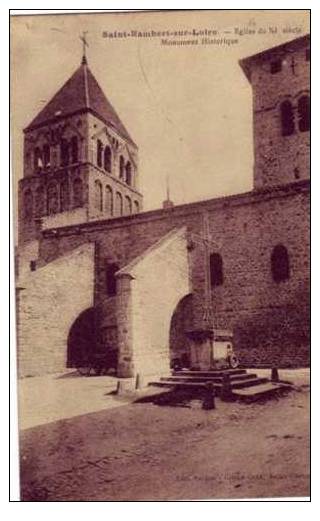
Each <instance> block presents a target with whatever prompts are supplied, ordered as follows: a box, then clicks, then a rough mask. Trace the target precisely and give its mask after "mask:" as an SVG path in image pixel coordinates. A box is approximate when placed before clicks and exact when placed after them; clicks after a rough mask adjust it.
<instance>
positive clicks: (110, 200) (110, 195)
mask: <svg viewBox="0 0 320 521" xmlns="http://www.w3.org/2000/svg"><path fill="white" fill-rule="evenodd" d="M106 213H107V215H109V216H110V217H112V215H113V193H112V188H111V186H109V185H107V186H106Z"/></svg>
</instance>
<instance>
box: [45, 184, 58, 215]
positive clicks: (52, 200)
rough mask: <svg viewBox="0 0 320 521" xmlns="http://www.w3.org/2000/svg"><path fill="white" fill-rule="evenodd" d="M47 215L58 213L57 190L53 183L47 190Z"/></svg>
mask: <svg viewBox="0 0 320 521" xmlns="http://www.w3.org/2000/svg"><path fill="white" fill-rule="evenodd" d="M47 206H48V215H52V214H54V213H57V212H58V189H57V185H56V184H55V183H51V184H50V185H49V186H48V188H47Z"/></svg>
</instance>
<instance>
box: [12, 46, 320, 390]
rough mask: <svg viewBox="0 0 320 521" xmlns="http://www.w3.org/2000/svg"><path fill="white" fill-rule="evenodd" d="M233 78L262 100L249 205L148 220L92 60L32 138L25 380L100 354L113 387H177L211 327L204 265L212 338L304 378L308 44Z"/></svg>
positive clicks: (21, 342)
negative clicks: (166, 378)
mask: <svg viewBox="0 0 320 521" xmlns="http://www.w3.org/2000/svg"><path fill="white" fill-rule="evenodd" d="M240 66H241V67H242V69H243V71H244V73H245V74H246V76H247V78H248V80H249V81H250V83H251V85H252V90H253V130H254V132H253V133H254V135H253V139H254V149H255V165H254V189H253V190H252V191H251V192H248V193H245V194H239V195H232V196H227V197H220V198H216V199H210V200H207V201H201V202H197V203H190V204H185V205H179V206H173V205H172V204H165V206H164V208H163V209H159V210H154V211H149V212H143V211H142V208H143V206H142V205H143V203H142V195H141V193H140V192H139V177H138V176H139V172H138V149H137V146H136V145H135V143H134V142H133V140H132V139H131V137H130V135H129V134H128V132H127V131H126V129H125V127H124V125H123V124H122V122H121V121H120V119H119V117H118V116H117V114H116V112H115V110H114V109H113V107H112V106H111V104H110V103H109V101H108V100H107V98H106V97H105V95H104V94H103V92H102V90H101V89H100V87H99V85H98V84H97V82H96V80H95V78H94V76H93V75H92V73H91V71H90V69H89V67H88V65H87V63H86V59H85V58H84V59H83V62H82V64H81V66H80V67H79V69H78V70H77V71H76V72H75V74H74V75H73V76H72V77H71V78H70V79H69V80H68V81H67V83H66V84H65V85H64V86H63V87H62V88H61V89H60V91H58V93H57V94H56V96H55V97H54V98H53V99H52V100H51V101H50V102H49V103H48V105H47V106H46V107H45V108H44V109H43V110H42V111H41V112H40V114H39V115H38V116H37V117H36V118H35V119H34V120H33V122H32V123H31V124H30V125H29V126H28V127H27V128H26V129H25V152H24V178H23V179H22V180H21V182H20V187H19V254H18V288H17V318H18V362H19V373H20V375H21V376H28V375H35V374H43V373H45V372H60V371H63V370H65V368H66V367H75V366H76V365H79V363H81V360H83V359H85V358H86V356H87V355H88V353H90V351H92V350H94V351H96V352H99V353H104V354H106V353H107V354H108V355H109V359H110V365H112V366H113V367H114V368H115V370H116V372H117V374H118V376H119V377H134V376H136V375H137V374H139V375H141V376H143V377H145V378H146V380H147V379H149V378H153V377H154V376H158V375H163V374H168V372H169V370H170V358H173V357H177V356H185V357H186V359H187V358H188V350H189V347H190V346H189V342H190V341H189V336H188V334H187V333H188V332H189V331H191V330H195V329H197V330H201V328H204V321H205V313H206V309H205V306H206V305H207V300H208V277H207V272H208V270H207V264H208V262H209V268H210V281H209V282H210V296H209V298H210V307H211V309H212V325H213V326H214V327H217V328H223V329H232V330H233V332H234V343H235V350H236V352H237V354H238V356H239V358H240V361H241V363H242V364H244V365H268V366H270V365H272V364H277V365H278V366H286V367H288V366H290V367H291V366H301V365H307V364H308V362H309V244H308V241H309V195H310V194H309V192H310V183H309V177H310V173H309V170H310V165H309V157H310V151H309V147H310V101H309V74H310V73H309V66H310V40H309V37H308V36H305V37H302V38H298V39H296V40H294V41H292V42H288V43H286V44H284V45H280V46H278V47H276V48H272V49H268V50H266V51H264V52H263V53H259V54H257V55H255V56H252V57H249V58H246V59H244V60H241V62H240ZM166 203H168V202H166ZM208 249H209V259H208V255H207V254H208Z"/></svg>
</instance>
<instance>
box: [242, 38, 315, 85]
mask: <svg viewBox="0 0 320 521" xmlns="http://www.w3.org/2000/svg"><path fill="white" fill-rule="evenodd" d="M306 45H310V34H305V35H304V36H300V37H299V38H295V39H294V40H290V41H288V42H285V43H282V44H280V45H276V46H275V47H271V48H269V49H266V50H264V51H262V52H258V53H257V54H254V55H253V56H248V57H247V58H243V59H242V60H239V64H240V67H241V68H242V70H243V71H244V73H245V75H246V77H247V79H248V80H249V81H250V80H251V70H252V67H253V66H254V65H256V64H257V63H261V62H263V61H265V60H269V59H270V57H272V58H273V57H275V56H276V55H281V54H285V53H289V52H295V51H296V50H298V49H301V48H302V47H305V46H306Z"/></svg>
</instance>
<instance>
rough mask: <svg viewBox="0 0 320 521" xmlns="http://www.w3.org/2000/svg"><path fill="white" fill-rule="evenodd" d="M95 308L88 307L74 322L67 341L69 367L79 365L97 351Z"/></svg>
mask: <svg viewBox="0 0 320 521" xmlns="http://www.w3.org/2000/svg"><path fill="white" fill-rule="evenodd" d="M96 348H97V337H96V327H95V309H94V308H88V309H86V310H85V311H83V312H82V313H80V315H78V317H77V318H76V319H75V321H74V322H73V324H72V326H71V328H70V330H69V334H68V341H67V367H78V366H79V365H81V363H82V362H84V361H86V360H88V359H89V358H90V355H91V354H92V353H94V352H96Z"/></svg>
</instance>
